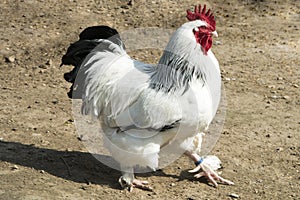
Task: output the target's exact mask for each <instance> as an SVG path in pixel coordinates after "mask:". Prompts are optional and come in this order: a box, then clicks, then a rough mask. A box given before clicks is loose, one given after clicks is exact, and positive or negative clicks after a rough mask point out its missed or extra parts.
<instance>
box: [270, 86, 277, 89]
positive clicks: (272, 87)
mask: <svg viewBox="0 0 300 200" xmlns="http://www.w3.org/2000/svg"><path fill="white" fill-rule="evenodd" d="M275 87H276V86H275V85H268V88H271V89H274V88H275Z"/></svg>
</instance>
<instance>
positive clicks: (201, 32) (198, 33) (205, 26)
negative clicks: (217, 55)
mask: <svg viewBox="0 0 300 200" xmlns="http://www.w3.org/2000/svg"><path fill="white" fill-rule="evenodd" d="M186 17H187V18H188V20H189V21H192V22H194V23H193V24H194V28H193V33H194V36H195V39H196V42H197V43H199V44H200V45H201V47H202V51H203V53H204V54H207V51H208V50H209V49H210V48H211V46H212V36H213V35H214V36H218V34H217V32H216V21H215V18H214V15H213V13H211V11H210V9H209V10H208V11H206V5H204V6H203V9H202V7H201V5H199V6H195V10H194V12H192V11H190V10H187V16H186ZM198 22H199V23H198Z"/></svg>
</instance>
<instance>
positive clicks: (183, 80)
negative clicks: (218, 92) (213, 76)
mask: <svg viewBox="0 0 300 200" xmlns="http://www.w3.org/2000/svg"><path fill="white" fill-rule="evenodd" d="M191 33H192V32H191ZM202 56H205V55H204V54H203V52H202V50H201V47H200V45H199V44H197V43H196V40H195V38H194V36H193V35H192V34H191V35H189V34H186V33H184V32H183V31H182V30H177V31H176V32H175V33H174V34H173V36H172V37H171V40H170V42H169V43H168V45H167V47H166V49H165V51H164V53H163V55H162V57H161V58H160V61H159V63H158V65H157V66H156V68H155V71H154V73H153V75H152V76H151V82H150V86H151V87H152V88H153V89H156V90H161V91H164V92H170V91H180V92H181V93H184V92H185V91H187V89H188V88H189V85H190V83H191V82H192V81H194V80H200V81H202V82H203V83H204V82H205V71H204V70H203V67H202V66H201V57H202Z"/></svg>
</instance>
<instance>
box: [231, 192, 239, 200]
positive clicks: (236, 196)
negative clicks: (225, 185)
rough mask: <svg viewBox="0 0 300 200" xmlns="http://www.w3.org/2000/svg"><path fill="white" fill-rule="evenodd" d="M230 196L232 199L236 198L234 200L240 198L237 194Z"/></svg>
mask: <svg viewBox="0 0 300 200" xmlns="http://www.w3.org/2000/svg"><path fill="white" fill-rule="evenodd" d="M229 196H230V197H231V198H234V199H238V198H240V196H239V195H237V194H235V193H231V194H229Z"/></svg>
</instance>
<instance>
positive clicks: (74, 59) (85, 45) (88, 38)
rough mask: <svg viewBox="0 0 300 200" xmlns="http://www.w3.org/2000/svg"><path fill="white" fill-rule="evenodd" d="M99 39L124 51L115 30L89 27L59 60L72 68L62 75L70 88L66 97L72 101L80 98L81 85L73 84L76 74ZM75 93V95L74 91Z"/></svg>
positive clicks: (104, 27) (103, 27) (105, 27)
mask: <svg viewBox="0 0 300 200" xmlns="http://www.w3.org/2000/svg"><path fill="white" fill-rule="evenodd" d="M99 39H107V40H110V41H111V42H113V43H115V44H117V45H120V46H122V47H123V48H124V49H125V46H124V44H123V43H122V41H121V38H120V36H119V33H118V32H117V30H115V29H113V28H110V27H108V26H91V27H88V28H86V29H84V30H83V31H82V32H81V33H80V34H79V40H78V41H76V42H74V43H72V44H71V45H70V46H69V47H68V50H67V52H66V54H65V55H63V57H62V59H61V66H62V65H73V66H74V68H73V69H72V70H71V71H70V72H67V73H65V74H64V79H65V80H66V81H68V82H70V83H72V86H71V88H70V91H69V92H68V96H69V97H70V98H73V99H77V98H81V91H82V87H83V85H77V86H76V88H75V86H74V82H75V79H76V76H77V73H78V71H79V69H80V66H81V64H82V62H83V61H84V59H85V57H86V56H87V55H88V54H89V53H90V52H91V51H92V50H93V49H94V48H95V47H96V46H98V45H99V44H100V43H101V41H99ZM75 90H76V91H77V92H76V93H75V92H74V91H75Z"/></svg>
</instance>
